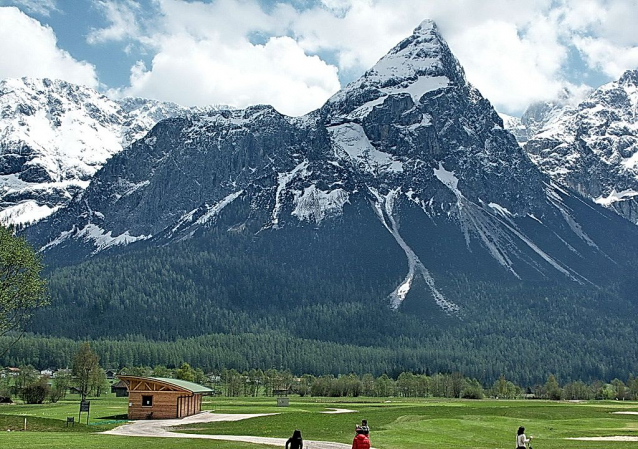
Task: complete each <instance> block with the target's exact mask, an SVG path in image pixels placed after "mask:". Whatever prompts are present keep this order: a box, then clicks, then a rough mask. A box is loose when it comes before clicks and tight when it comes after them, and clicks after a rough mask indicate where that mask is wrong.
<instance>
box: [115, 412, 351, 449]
mask: <svg viewBox="0 0 638 449" xmlns="http://www.w3.org/2000/svg"><path fill="white" fill-rule="evenodd" d="M274 414H275V413H264V414H251V415H248V414H222V413H210V412H202V413H199V414H197V415H193V416H188V417H186V418H182V419H153V420H141V421H133V422H131V423H129V424H124V425H123V426H120V427H116V428H115V429H112V430H107V431H106V432H102V433H103V434H107V435H120V436H129V437H158V438H195V439H203V440H225V441H243V442H245V443H256V444H267V445H271V446H279V447H284V446H285V444H286V438H268V437H256V436H249V435H203V434H192V433H178V432H175V431H174V427H176V426H182V425H185V424H197V423H208V422H219V421H240V420H242V419H249V418H256V417H259V416H270V415H274ZM304 448H307V449H350V448H351V445H349V444H343V443H334V442H330V441H312V440H304Z"/></svg>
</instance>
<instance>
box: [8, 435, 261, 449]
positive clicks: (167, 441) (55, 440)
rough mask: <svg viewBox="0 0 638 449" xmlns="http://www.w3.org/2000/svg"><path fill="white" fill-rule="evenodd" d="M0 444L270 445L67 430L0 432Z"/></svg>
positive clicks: (41, 448)
mask: <svg viewBox="0 0 638 449" xmlns="http://www.w3.org/2000/svg"><path fill="white" fill-rule="evenodd" d="M0 447H7V448H11V449H67V448H72V449H74V448H83V449H131V448H135V449H184V448H188V449H204V448H206V449H210V448H215V449H273V446H265V445H263V444H247V443H240V442H231V441H228V442H227V441H213V440H195V439H185V438H138V437H121V436H115V435H99V434H87V435H78V434H69V433H66V432H51V433H38V432H11V433H9V434H7V435H0Z"/></svg>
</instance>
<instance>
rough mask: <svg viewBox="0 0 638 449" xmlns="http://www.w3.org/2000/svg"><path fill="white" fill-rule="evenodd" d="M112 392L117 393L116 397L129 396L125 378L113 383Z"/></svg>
mask: <svg viewBox="0 0 638 449" xmlns="http://www.w3.org/2000/svg"><path fill="white" fill-rule="evenodd" d="M111 393H115V397H116V398H125V397H127V396H128V385H127V383H126V382H124V381H123V380H120V381H119V382H117V383H115V384H113V385H111Z"/></svg>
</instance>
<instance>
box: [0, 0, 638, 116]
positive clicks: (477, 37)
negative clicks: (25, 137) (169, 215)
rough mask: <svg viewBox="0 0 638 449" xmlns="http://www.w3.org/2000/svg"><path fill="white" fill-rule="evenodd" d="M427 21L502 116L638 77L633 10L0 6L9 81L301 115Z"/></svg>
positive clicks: (240, 1)
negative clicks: (38, 80) (56, 82)
mask: <svg viewBox="0 0 638 449" xmlns="http://www.w3.org/2000/svg"><path fill="white" fill-rule="evenodd" d="M426 18H428V19H434V20H435V21H436V22H437V24H438V25H439V28H440V30H441V32H442V34H443V36H444V38H445V39H446V40H447V41H448V43H449V44H450V47H451V48H452V50H453V52H454V53H455V55H456V56H457V58H458V59H459V60H460V62H461V64H462V65H463V66H464V68H465V70H466V74H467V77H468V79H469V81H470V82H472V83H473V84H474V85H475V86H476V87H478V88H479V90H481V92H482V93H483V95H485V96H486V97H487V98H488V99H490V101H492V103H493V104H494V105H495V106H496V108H497V109H498V110H499V111H501V112H507V113H510V114H514V115H520V113H522V112H523V110H524V109H525V108H526V106H527V105H529V104H530V103H531V102H533V101H539V100H551V99H553V98H555V97H556V96H557V95H558V94H559V93H560V92H561V91H562V90H563V89H565V88H567V89H568V90H569V91H570V92H572V93H573V95H574V96H575V98H578V97H579V96H582V95H584V93H585V92H586V91H587V90H588V89H589V88H591V87H598V86H599V85H601V84H603V83H605V82H608V81H611V80H614V79H617V78H618V77H619V76H620V75H621V74H622V73H623V72H624V71H625V70H627V69H635V68H637V67H638V33H636V32H635V31H634V26H635V24H636V23H638V0H615V1H606V0H560V1H559V0H517V1H511V0H482V1H477V0H428V1H425V0H282V1H273V0H190V1H186V0H141V1H133V0H0V52H1V54H2V55H3V58H2V60H0V79H2V78H9V77H20V76H32V77H44V76H47V77H51V78H62V79H66V80H68V81H71V82H76V83H79V84H85V85H88V86H90V87H94V88H97V89H99V90H101V91H103V92H105V93H107V94H108V95H110V96H114V97H116V96H125V95H135V96H143V97H148V98H156V99H160V100H167V101H174V102H177V103H180V104H183V105H186V106H191V105H206V104H231V105H233V106H236V107H244V106H247V105H250V104H256V103H269V104H272V105H274V106H275V107H276V108H277V109H279V110H280V111H281V112H284V113H287V114H290V115H299V114H302V113H305V112H308V111H310V110H312V109H315V108H317V107H319V106H321V105H322V104H323V102H325V100H326V99H327V98H328V97H329V96H330V95H332V94H333V93H334V92H336V91H337V90H338V89H339V88H340V87H341V86H343V85H344V84H346V83H347V82H349V81H352V80H353V79H355V78H356V77H358V76H359V75H361V74H362V73H363V72H364V71H365V70H366V69H368V68H369V67H371V66H372V65H373V64H374V63H375V62H376V61H377V60H378V59H379V58H380V57H382V56H383V55H384V54H385V53H386V52H387V51H388V50H389V49H390V48H392V47H393V46H394V45H395V44H396V43H397V42H399V41H400V40H401V39H403V38H404V37H406V36H408V35H409V34H411V32H412V30H413V29H414V28H415V27H416V26H418V25H419V23H420V22H421V21H422V20H424V19H426Z"/></svg>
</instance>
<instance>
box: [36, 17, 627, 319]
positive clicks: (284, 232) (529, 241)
mask: <svg viewBox="0 0 638 449" xmlns="http://www.w3.org/2000/svg"><path fill="white" fill-rule="evenodd" d="M214 233H217V234H219V233H224V235H227V236H231V237H232V236H233V235H241V236H243V237H246V236H250V238H251V239H253V241H254V242H255V247H259V248H260V249H259V251H261V252H262V253H263V254H265V255H266V256H268V258H270V259H271V260H272V261H273V263H282V264H290V266H294V265H295V264H301V263H306V264H313V265H315V266H317V267H320V268H321V267H328V266H338V267H339V270H337V271H339V273H340V275H341V276H343V275H344V273H348V276H356V275H357V273H364V275H365V276H363V277H365V278H366V279H374V278H375V276H377V277H378V278H381V276H380V275H379V273H384V275H383V276H384V277H383V279H386V278H387V279H390V280H389V281H387V284H383V287H382V288H384V289H385V292H386V294H387V299H388V301H389V303H390V304H391V305H392V306H393V307H395V308H399V307H414V308H419V307H422V306H424V305H431V306H432V307H431V308H429V309H427V310H430V311H431V310H432V309H435V310H438V311H443V312H444V313H445V314H448V315H453V316H454V315H459V314H462V313H463V301H464V299H463V296H462V295H458V294H457V295H455V294H454V293H450V292H452V291H453V290H454V289H453V288H452V286H451V285H450V282H451V281H450V279H452V278H453V277H454V278H457V277H458V276H459V275H461V276H467V277H468V278H471V279H480V280H483V281H491V282H492V281H497V282H500V281H503V280H505V281H529V282H537V281H545V282H546V281H551V282H565V283H568V284H569V285H573V286H575V287H579V288H580V287H592V286H593V285H596V284H597V283H599V282H603V281H605V282H606V281H607V280H609V279H608V278H607V276H608V275H609V273H610V272H613V273H616V274H618V275H621V273H623V272H624V270H625V265H624V261H625V260H627V257H628V256H627V255H628V254H631V251H634V250H635V249H638V248H636V245H635V244H634V243H632V242H638V238H637V237H638V229H636V228H635V227H633V226H631V225H630V224H629V223H626V222H625V221H624V220H622V219H621V218H619V217H617V216H616V215H615V214H613V213H610V212H608V211H606V210H605V209H603V208H601V207H598V206H596V205H594V204H589V202H587V201H585V200H583V199H582V198H581V196H580V195H579V194H577V193H575V192H573V191H571V190H569V189H567V188H563V187H560V186H559V185H558V184H557V183H555V182H554V181H553V180H552V179H551V178H550V177H549V176H547V175H545V174H543V173H542V172H541V171H539V170H538V169H537V167H536V165H535V164H534V163H533V162H532V161H531V160H530V158H529V157H528V155H527V154H526V153H525V152H524V151H523V150H522V148H521V147H520V146H519V145H518V143H517V142H516V140H515V138H514V136H512V134H510V133H509V132H507V131H506V130H505V129H504V128H503V121H502V119H501V118H500V117H499V116H498V114H497V113H496V112H495V110H494V109H493V108H492V106H491V104H490V103H489V101H487V100H486V99H485V98H483V97H482V95H481V94H480V92H478V90H476V89H475V88H474V87H473V86H472V85H470V84H469V83H468V82H467V80H466V78H465V74H464V71H463V69H462V68H461V66H460V64H459V62H458V61H457V60H456V58H455V57H454V56H453V55H452V53H451V52H450V49H449V47H448V45H447V44H446V42H445V41H444V39H443V38H442V37H441V35H440V33H439V31H438V29H437V27H436V25H435V24H434V23H433V22H431V21H425V22H423V23H422V24H421V25H420V26H419V27H418V28H417V29H416V30H415V31H414V33H413V34H412V35H411V36H410V37H408V38H407V39H405V40H404V41H402V42H400V43H399V44H398V45H397V46H396V47H394V48H393V49H392V50H391V51H390V52H389V53H388V54H387V55H386V56H385V57H383V58H382V59H381V60H380V61H379V62H378V63H377V64H376V65H375V66H374V67H372V68H371V69H370V70H368V71H367V72H366V73H365V74H364V75H363V76H362V77H361V78H360V79H358V80H357V81H355V82H353V83H351V84H350V85H348V86H347V87H345V88H344V89H343V90H341V91H340V92H338V93H337V94H335V95H334V96H333V97H332V98H331V99H330V100H329V101H328V102H327V103H326V104H325V105H324V106H323V107H322V108H321V109H319V110H317V111H314V112H312V113H310V114H308V115H306V116H303V117H298V118H291V117H287V116H284V115H281V114H279V113H278V112H277V111H276V110H274V109H273V108H272V107H269V106H255V107H249V108H247V109H244V110H223V111H208V112H205V113H201V114H194V115H191V116H185V117H177V118H171V119H167V120H163V121H161V122H160V123H159V124H158V125H156V126H155V127H154V128H153V129H152V130H151V131H150V132H149V133H148V134H146V135H145V137H144V138H142V139H140V140H137V141H135V142H134V143H132V144H131V145H130V146H129V147H127V148H126V149H125V150H124V151H121V152H118V153H117V154H114V155H113V156H112V157H111V158H110V159H109V160H108V161H107V162H106V163H105V164H104V166H103V167H102V169H101V170H99V171H98V172H97V173H96V174H95V176H94V178H93V180H92V181H91V183H90V185H89V186H88V187H87V188H86V190H84V191H83V192H81V193H80V194H78V195H77V196H76V197H75V198H74V199H73V200H72V201H71V202H70V203H69V204H68V205H67V206H66V207H65V208H63V209H61V210H59V211H57V212H56V213H55V214H52V215H51V216H49V217H47V218H45V219H44V220H42V221H41V222H39V223H37V224H36V225H34V226H31V227H29V228H27V229H26V231H25V234H26V236H27V237H28V238H29V239H30V240H31V241H32V242H34V243H35V244H36V245H38V246H39V247H41V248H42V251H43V252H44V254H45V255H46V257H47V259H48V260H49V261H51V262H53V263H56V261H57V263H69V262H71V261H74V260H75V261H77V260H82V259H85V258H90V257H92V256H94V255H96V254H104V253H105V252H107V251H111V252H115V251H122V250H123V249H124V248H128V250H131V251H132V250H134V249H135V248H145V247H148V246H149V245H150V246H157V245H165V244H169V243H172V242H176V241H181V240H186V239H197V238H199V239H203V240H202V242H203V241H205V240H206V239H209V240H210V239H212V237H210V236H212V235H213V234H214ZM619 235H622V236H624V238H625V241H626V243H627V244H626V245H620V246H618V244H617V242H618V239H617V236H619ZM207 236H209V237H207ZM229 238H230V237H229ZM362 251H363V252H364V255H363V257H362ZM263 254H262V255H263ZM61 261H64V262H61ZM388 273H389V274H388ZM370 282H372V281H370ZM384 282H386V281H384Z"/></svg>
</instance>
